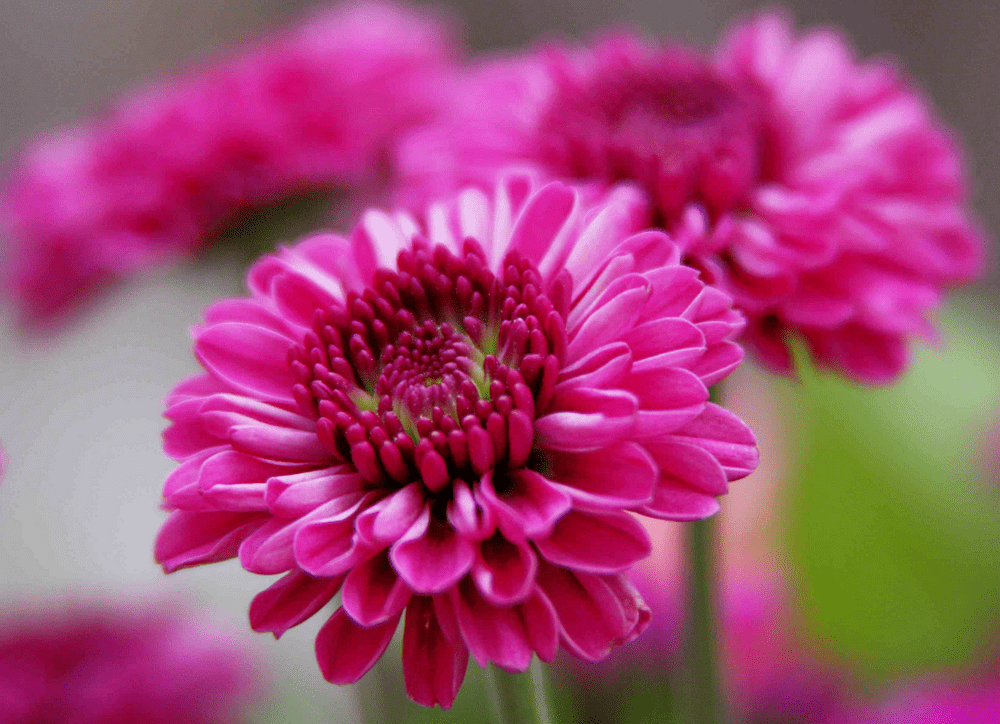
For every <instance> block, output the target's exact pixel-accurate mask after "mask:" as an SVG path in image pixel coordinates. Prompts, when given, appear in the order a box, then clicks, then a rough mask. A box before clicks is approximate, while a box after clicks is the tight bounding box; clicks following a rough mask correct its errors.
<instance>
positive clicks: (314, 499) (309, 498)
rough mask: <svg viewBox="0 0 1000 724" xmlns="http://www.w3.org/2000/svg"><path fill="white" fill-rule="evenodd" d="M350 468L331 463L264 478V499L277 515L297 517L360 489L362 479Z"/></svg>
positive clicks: (269, 508) (362, 482) (361, 490)
mask: <svg viewBox="0 0 1000 724" xmlns="http://www.w3.org/2000/svg"><path fill="white" fill-rule="evenodd" d="M352 470H353V468H351V467H350V466H346V465H335V466H333V467H329V468H320V469H319V470H309V471H307V472H304V473H295V474H292V475H276V476H274V477H272V478H268V480H267V487H266V490H265V492H264V500H265V502H266V503H267V507H268V510H270V511H271V513H273V514H274V515H276V516H278V517H279V518H286V519H292V518H298V517H300V516H302V515H306V514H307V513H309V512H310V511H312V510H315V509H316V508H318V507H319V506H320V505H323V504H324V503H326V502H328V501H330V500H333V499H334V498H340V497H343V496H345V495H350V494H352V493H361V492H363V491H364V487H365V484H364V481H363V480H362V478H361V476H360V475H358V473H356V472H352Z"/></svg>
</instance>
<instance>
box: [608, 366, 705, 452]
mask: <svg viewBox="0 0 1000 724" xmlns="http://www.w3.org/2000/svg"><path fill="white" fill-rule="evenodd" d="M624 386H625V388H626V389H627V390H630V391H631V392H632V393H634V394H635V396H636V397H637V398H638V399H639V412H638V414H637V416H636V426H635V433H634V435H635V438H636V439H639V440H648V439H656V438H658V437H661V436H662V435H663V434H664V433H669V432H673V431H674V430H677V429H678V428H680V427H681V426H683V425H685V424H686V423H688V422H690V421H691V420H693V419H694V418H696V417H697V416H698V415H700V414H701V412H702V411H703V410H704V409H705V403H706V402H708V388H707V387H705V385H704V384H702V382H701V380H699V379H698V377H697V376H696V375H694V374H693V373H691V372H688V371H687V370H683V369H665V370H651V371H647V372H636V371H635V370H634V369H633V371H632V372H631V373H629V375H628V377H627V378H626V379H625V385H624Z"/></svg>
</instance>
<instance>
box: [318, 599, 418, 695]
mask: <svg viewBox="0 0 1000 724" xmlns="http://www.w3.org/2000/svg"><path fill="white" fill-rule="evenodd" d="M398 625H399V616H396V618H394V619H392V620H390V621H386V622H385V623H383V624H380V625H378V626H373V627H372V628H364V627H362V626H358V625H357V624H356V623H354V622H353V621H352V620H351V618H350V616H348V615H347V614H346V613H345V612H344V609H343V608H338V609H337V611H336V612H335V613H334V614H333V615H332V616H331V617H330V620H329V621H327V622H326V623H325V624H323V628H321V629H320V630H319V633H318V634H316V661H318V662H319V668H320V671H322V672H323V678H324V679H326V680H327V681H329V682H330V683H331V684H353V683H354V682H356V681H357V680H358V679H360V678H361V677H362V676H364V675H365V674H367V673H368V670H369V669H371V667H373V666H374V665H375V662H376V661H378V660H379V658H381V656H382V654H383V653H384V652H385V650H386V648H387V647H388V646H389V642H390V641H392V635H393V633H395V631H396V626H398Z"/></svg>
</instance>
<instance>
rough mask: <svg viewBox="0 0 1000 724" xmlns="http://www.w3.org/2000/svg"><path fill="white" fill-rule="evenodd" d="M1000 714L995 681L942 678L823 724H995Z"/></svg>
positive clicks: (999, 691) (999, 687)
mask: <svg viewBox="0 0 1000 724" xmlns="http://www.w3.org/2000/svg"><path fill="white" fill-rule="evenodd" d="M998 712H1000V682H998V681H997V680H996V679H977V680H970V681H961V682H953V681H949V680H946V679H942V680H939V681H934V680H929V681H926V682H923V683H918V684H912V685H910V686H907V687H904V688H901V689H899V690H898V691H896V692H895V693H894V694H893V695H891V696H889V697H887V698H886V699H884V700H883V701H882V702H880V703H878V704H874V705H870V706H861V705H859V706H857V707H856V708H855V709H853V710H851V711H849V712H842V713H840V714H839V715H836V716H831V717H828V718H827V719H825V720H824V724H903V723H904V722H905V724H994V722H996V721H997V719H998V716H1000V713H998Z"/></svg>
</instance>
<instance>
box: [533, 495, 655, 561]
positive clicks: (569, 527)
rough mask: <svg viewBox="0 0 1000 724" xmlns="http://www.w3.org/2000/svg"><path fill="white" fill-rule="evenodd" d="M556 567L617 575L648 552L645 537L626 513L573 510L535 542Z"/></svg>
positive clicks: (638, 524)
mask: <svg viewBox="0 0 1000 724" xmlns="http://www.w3.org/2000/svg"><path fill="white" fill-rule="evenodd" d="M535 546H537V548H538V551H539V552H540V553H541V554H542V555H543V556H545V558H546V559H547V560H548V561H550V562H552V563H555V564H556V565H559V566H563V567H565V568H572V569H574V570H579V571H588V572H590V573H618V572H621V571H624V570H627V569H628V568H629V567H630V566H632V565H633V564H635V563H637V562H638V561H641V560H642V559H643V558H646V557H647V556H648V555H649V554H650V552H652V543H651V542H650V540H649V534H648V533H647V532H646V529H645V528H644V527H643V526H642V524H641V523H639V521H637V520H636V519H635V518H634V517H632V516H631V515H629V514H628V513H596V512H592V513H584V512H582V511H577V510H573V511H570V512H569V513H567V514H566V515H564V516H563V517H562V518H560V519H559V522H558V523H556V527H555V528H554V529H553V531H552V535H550V536H549V537H548V538H544V539H538V540H535Z"/></svg>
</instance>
